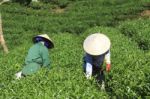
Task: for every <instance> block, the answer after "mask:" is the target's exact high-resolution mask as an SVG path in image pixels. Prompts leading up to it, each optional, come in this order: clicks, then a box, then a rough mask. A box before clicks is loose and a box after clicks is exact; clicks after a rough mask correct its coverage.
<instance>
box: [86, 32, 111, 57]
mask: <svg viewBox="0 0 150 99" xmlns="http://www.w3.org/2000/svg"><path fill="white" fill-rule="evenodd" d="M110 45H111V43H110V40H109V38H108V37H107V36H106V35H104V34H101V33H95V34H92V35H89V36H88V37H87V38H86V39H85V40H84V43H83V48H84V50H85V52H86V53H88V54H90V55H102V54H104V53H105V52H107V51H108V50H109V49H110Z"/></svg>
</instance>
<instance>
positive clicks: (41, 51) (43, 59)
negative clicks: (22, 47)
mask: <svg viewBox="0 0 150 99" xmlns="http://www.w3.org/2000/svg"><path fill="white" fill-rule="evenodd" d="M30 63H37V64H39V65H40V66H44V67H48V68H49V67H50V60H49V53H48V49H47V48H46V47H45V46H44V45H43V44H42V43H41V42H39V43H36V44H34V45H33V46H32V47H31V48H30V49H29V51H28V55H27V57H26V59H25V64H26V65H28V64H30Z"/></svg>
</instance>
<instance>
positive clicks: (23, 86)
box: [0, 0, 150, 99]
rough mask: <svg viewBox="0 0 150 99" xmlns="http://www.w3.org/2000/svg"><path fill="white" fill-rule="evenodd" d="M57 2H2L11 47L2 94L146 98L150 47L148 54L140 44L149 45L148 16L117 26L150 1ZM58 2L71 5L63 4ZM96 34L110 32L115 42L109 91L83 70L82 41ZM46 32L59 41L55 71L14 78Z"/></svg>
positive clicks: (5, 58)
mask: <svg viewBox="0 0 150 99" xmlns="http://www.w3.org/2000/svg"><path fill="white" fill-rule="evenodd" d="M56 1H57V2H53V3H31V4H30V5H29V6H21V5H20V4H16V3H9V4H4V5H1V6H0V8H1V13H2V20H3V33H4V37H5V39H6V43H7V45H8V47H9V50H10V53H9V54H8V55H5V54H4V53H3V52H2V51H1V52H0V56H1V57H0V63H1V64H0V67H1V68H0V75H2V76H1V78H0V91H1V92H0V98H1V99H7V98H28V99H33V98H44V99H49V98H52V99H56V98H58V99H64V98H75V99H76V98H81V99H87V98H89V99H91V98H96V99H97V98H98V99H99V98H102V99H109V98H118V99H120V98H125V99H132V98H135V99H136V98H139V99H141V98H144V97H145V96H150V84H149V82H150V67H149V66H150V61H149V56H150V53H149V49H147V51H148V53H144V52H143V50H141V49H139V47H138V45H137V42H138V41H139V40H144V41H146V40H148V44H149V39H148V37H149V34H148V31H149V29H148V27H149V23H148V22H149V19H138V20H133V21H131V20H128V21H125V22H122V23H121V24H120V25H119V26H117V24H118V23H119V22H120V21H123V20H126V19H132V18H136V17H138V16H137V15H138V14H137V13H138V12H140V11H141V10H144V9H146V8H147V7H146V8H145V7H143V4H144V2H145V1H146V0H135V1H136V2H135V1H133V0H128V1H127V0H119V1H118V0H111V1H110V0H93V1H92V0H60V1H59V0H56ZM51 2H52V0H51ZM65 2H66V3H65ZM59 4H65V5H66V7H65V8H63V7H62V8H61V7H60V6H59ZM58 8H59V9H58ZM57 10H61V12H57ZM129 14H130V15H129ZM99 26H100V27H99ZM114 26H116V27H115V28H113V27H114ZM130 31H131V32H130ZM94 32H100V33H104V34H106V35H108V36H109V38H110V39H111V43H112V46H111V53H112V54H111V55H112V56H111V60H112V69H111V72H110V73H109V74H107V73H105V74H106V92H105V91H104V92H102V91H101V90H100V88H99V87H98V85H97V83H96V81H95V79H94V78H92V80H87V79H86V78H85V77H84V74H83V71H82V65H83V62H82V57H83V55H84V51H83V47H82V44H83V41H84V39H85V38H86V37H87V36H88V35H89V34H91V33H94ZM41 33H47V34H48V35H49V36H50V37H51V38H52V40H53V41H54V44H55V48H54V49H52V50H50V52H49V54H50V60H51V70H50V71H49V73H48V74H46V69H45V68H42V69H41V70H40V71H39V72H37V73H36V74H34V75H31V76H28V77H26V78H22V79H21V80H15V79H14V74H15V73H16V72H17V71H20V70H21V69H22V65H23V63H24V59H25V57H26V55H27V51H28V49H29V48H30V46H31V45H32V37H33V36H35V35H37V34H41ZM122 33H123V34H122ZM140 33H142V34H140ZM124 34H125V35H127V36H125V35H124ZM145 45H146V44H145ZM0 49H1V50H2V48H0ZM103 67H104V68H105V64H104V65H103Z"/></svg>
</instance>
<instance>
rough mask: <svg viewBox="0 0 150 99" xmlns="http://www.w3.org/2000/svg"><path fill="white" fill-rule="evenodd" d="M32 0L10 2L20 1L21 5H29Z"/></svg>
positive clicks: (18, 0)
mask: <svg viewBox="0 0 150 99" xmlns="http://www.w3.org/2000/svg"><path fill="white" fill-rule="evenodd" d="M31 1H32V0H12V2H17V3H20V4H22V5H29V4H30V3H31Z"/></svg>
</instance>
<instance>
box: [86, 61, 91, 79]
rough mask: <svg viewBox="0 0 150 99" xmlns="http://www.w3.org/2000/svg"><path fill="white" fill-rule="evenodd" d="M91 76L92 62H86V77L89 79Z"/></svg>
mask: <svg viewBox="0 0 150 99" xmlns="http://www.w3.org/2000/svg"><path fill="white" fill-rule="evenodd" d="M91 76H92V64H90V63H88V62H87V63H86V78H87V79H90V78H91Z"/></svg>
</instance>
